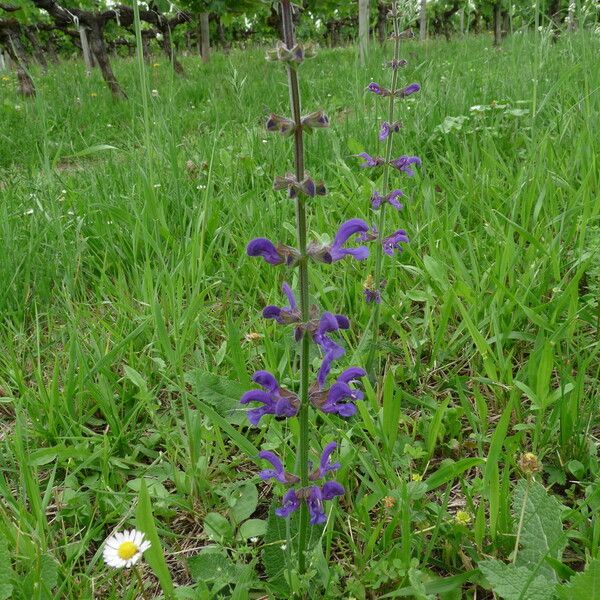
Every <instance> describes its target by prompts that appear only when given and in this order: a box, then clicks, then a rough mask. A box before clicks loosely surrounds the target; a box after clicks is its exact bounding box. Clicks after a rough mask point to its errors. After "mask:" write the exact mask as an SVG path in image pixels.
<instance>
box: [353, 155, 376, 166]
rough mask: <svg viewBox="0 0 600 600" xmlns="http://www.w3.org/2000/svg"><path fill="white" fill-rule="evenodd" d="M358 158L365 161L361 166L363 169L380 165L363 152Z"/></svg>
mask: <svg viewBox="0 0 600 600" xmlns="http://www.w3.org/2000/svg"><path fill="white" fill-rule="evenodd" d="M356 156H360V157H361V158H362V159H363V161H364V162H362V163H361V165H360V167H361V169H366V168H367V167H376V166H377V164H378V162H377V159H375V158H373V157H372V156H371V155H370V154H367V153H366V152H361V153H360V154H357V155H356Z"/></svg>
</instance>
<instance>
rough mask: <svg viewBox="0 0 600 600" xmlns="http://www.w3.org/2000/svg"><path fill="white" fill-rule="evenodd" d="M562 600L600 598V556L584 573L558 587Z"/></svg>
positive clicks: (593, 599) (592, 599)
mask: <svg viewBox="0 0 600 600" xmlns="http://www.w3.org/2000/svg"><path fill="white" fill-rule="evenodd" d="M557 592H558V597H559V598H560V600H573V598H577V600H595V599H596V598H600V558H596V559H595V560H593V561H592V562H591V563H590V564H589V565H588V566H587V568H586V570H585V571H584V572H583V573H577V575H575V576H574V577H573V578H572V579H571V581H569V583H567V584H566V585H559V586H558V588H557Z"/></svg>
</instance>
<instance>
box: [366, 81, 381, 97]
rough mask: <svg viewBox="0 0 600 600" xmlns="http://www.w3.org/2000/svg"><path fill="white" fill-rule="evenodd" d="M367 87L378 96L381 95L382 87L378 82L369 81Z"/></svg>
mask: <svg viewBox="0 0 600 600" xmlns="http://www.w3.org/2000/svg"><path fill="white" fill-rule="evenodd" d="M367 89H368V90H369V91H370V92H373V93H374V94H377V95H378V96H381V95H383V88H382V87H381V86H380V85H379V84H378V83H375V82H373V83H370V84H369V86H368V88H367Z"/></svg>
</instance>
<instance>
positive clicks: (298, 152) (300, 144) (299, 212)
mask: <svg viewBox="0 0 600 600" xmlns="http://www.w3.org/2000/svg"><path fill="white" fill-rule="evenodd" d="M281 18H282V23H283V35H284V42H285V44H286V46H287V47H288V48H290V49H291V48H292V47H293V46H294V25H293V21H292V7H291V5H290V1H289V0H281ZM287 74H288V86H289V91H290V106H291V109H292V118H293V120H294V122H295V123H296V130H295V132H294V149H295V171H296V179H297V180H298V181H302V180H303V179H304V140H303V137H302V123H301V107H300V87H299V85H298V72H297V71H296V69H295V68H294V67H292V66H291V65H290V66H288V67H287ZM296 231H297V236H298V250H299V251H300V261H299V270H300V310H301V312H302V321H303V322H304V323H306V322H308V320H309V318H310V315H309V313H310V309H309V289H308V257H307V254H306V206H305V198H304V196H303V195H302V194H298V196H297V197H296ZM309 354H310V337H309V336H308V335H307V334H306V332H305V333H304V335H303V336H302V341H301V352H300V412H299V422H300V435H299V439H298V447H297V455H296V456H297V462H298V463H300V479H301V485H302V487H306V486H308V483H309V481H308V404H309V401H308V370H309V358H310V357H309ZM307 529H308V509H307V507H306V504H305V503H304V502H303V503H302V506H301V509H300V531H299V536H298V570H299V572H300V573H301V574H302V573H304V572H305V571H306V559H305V550H306V538H307Z"/></svg>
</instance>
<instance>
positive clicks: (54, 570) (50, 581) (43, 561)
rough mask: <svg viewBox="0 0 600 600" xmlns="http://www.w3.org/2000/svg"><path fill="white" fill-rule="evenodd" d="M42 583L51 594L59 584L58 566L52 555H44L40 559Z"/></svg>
mask: <svg viewBox="0 0 600 600" xmlns="http://www.w3.org/2000/svg"><path fill="white" fill-rule="evenodd" d="M40 582H41V583H42V585H43V586H44V588H45V589H46V590H47V591H48V592H51V591H52V590H53V589H54V588H55V587H56V584H57V582H58V564H57V563H56V561H55V560H54V558H53V557H52V555H51V554H42V556H41V558H40Z"/></svg>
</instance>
